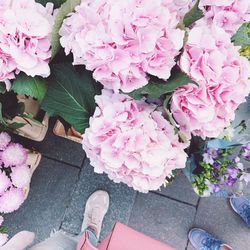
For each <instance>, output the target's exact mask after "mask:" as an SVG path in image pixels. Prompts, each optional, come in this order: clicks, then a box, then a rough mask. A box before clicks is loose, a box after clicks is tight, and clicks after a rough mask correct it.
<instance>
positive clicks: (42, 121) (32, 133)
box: [12, 96, 49, 141]
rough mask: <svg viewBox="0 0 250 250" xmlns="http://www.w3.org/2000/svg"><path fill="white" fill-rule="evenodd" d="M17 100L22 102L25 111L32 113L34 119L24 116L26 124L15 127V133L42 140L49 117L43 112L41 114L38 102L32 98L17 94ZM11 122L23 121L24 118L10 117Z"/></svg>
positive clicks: (46, 129)
mask: <svg viewBox="0 0 250 250" xmlns="http://www.w3.org/2000/svg"><path fill="white" fill-rule="evenodd" d="M18 100H19V101H20V102H24V105H25V113H26V114H32V115H33V117H34V119H30V118H25V120H26V121H27V122H26V124H25V125H24V126H23V127H21V128H19V129H17V130H16V131H15V133H17V134H19V135H21V136H23V137H26V138H28V139H31V140H34V141H42V140H43V139H44V137H45V136H46V133H47V131H48V126H49V117H48V116H47V115H46V114H45V113H44V114H41V112H40V111H41V110H40V104H39V102H38V101H36V100H34V99H33V98H31V97H29V98H26V97H25V96H18ZM39 116H40V117H39ZM12 122H17V123H23V122H24V119H23V118H22V117H18V116H16V117H15V118H14V119H12Z"/></svg>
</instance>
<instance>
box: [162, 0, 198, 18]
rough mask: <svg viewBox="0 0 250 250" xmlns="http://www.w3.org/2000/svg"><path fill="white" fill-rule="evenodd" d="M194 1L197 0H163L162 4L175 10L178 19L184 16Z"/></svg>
mask: <svg viewBox="0 0 250 250" xmlns="http://www.w3.org/2000/svg"><path fill="white" fill-rule="evenodd" d="M196 2H197V0H163V3H164V5H166V6H167V7H168V8H169V9H170V10H171V11H174V12H177V16H178V19H179V20H181V19H182V18H183V17H184V16H185V14H186V13H187V12H188V11H189V10H190V9H191V8H192V7H193V6H194V4H195V3H196Z"/></svg>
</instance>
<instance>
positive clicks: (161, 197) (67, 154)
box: [5, 121, 250, 250]
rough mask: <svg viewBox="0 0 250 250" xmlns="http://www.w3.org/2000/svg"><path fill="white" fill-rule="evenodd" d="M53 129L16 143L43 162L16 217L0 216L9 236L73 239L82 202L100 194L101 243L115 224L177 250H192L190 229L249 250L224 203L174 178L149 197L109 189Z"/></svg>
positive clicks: (244, 232)
mask: <svg viewBox="0 0 250 250" xmlns="http://www.w3.org/2000/svg"><path fill="white" fill-rule="evenodd" d="M53 123H54V121H51V124H50V131H49V133H48V134H47V137H46V139H45V141H44V142H41V143H36V144H35V145H34V144H31V142H30V141H29V140H23V139H21V140H22V142H24V143H25V145H27V146H29V145H34V147H35V148H37V149H38V150H39V151H40V152H41V153H42V154H43V158H42V161H41V163H40V165H39V167H38V169H37V170H36V172H35V173H34V176H33V178H32V184H31V191H30V194H29V197H28V199H27V201H26V202H25V204H24V205H23V206H22V207H21V208H20V209H19V210H18V211H17V212H15V213H13V214H10V215H6V216H5V218H6V224H7V226H8V227H9V232H10V234H11V235H13V234H15V233H17V232H18V231H20V230H30V231H33V232H35V233H36V236H37V238H36V242H38V241H41V240H43V239H45V238H46V237H48V236H49V234H50V231H51V230H52V229H54V228H55V229H59V228H63V229H64V230H66V231H68V232H71V233H74V234H77V233H78V232H79V230H80V226H81V221H82V218H83V211H84V206H85V202H86V200H87V198H88V196H89V195H90V194H91V193H93V192H94V191H95V190H97V189H104V190H107V191H108V192H109V194H110V197H111V206H110V210H109V212H108V214H107V216H106V218H105V221H104V227H103V231H102V236H101V237H102V238H104V237H105V236H106V235H107V234H108V232H109V231H110V230H111V229H112V227H113V225H114V223H115V221H117V220H119V221H121V222H123V223H126V224H128V225H130V226H131V227H133V228H135V229H137V230H139V231H141V232H144V233H146V234H147V235H149V236H152V237H154V238H156V239H159V240H161V241H163V242H166V243H168V244H170V245H172V246H173V247H175V248H176V249H177V250H185V249H188V250H192V249H193V248H192V247H191V246H190V245H189V242H188V239H187V234H188V231H189V230H190V229H191V228H192V227H194V226H196V227H202V228H204V229H207V230H209V231H210V232H211V233H214V234H215V235H217V236H218V237H220V238H221V239H222V240H224V241H225V242H226V243H228V244H230V245H231V246H232V247H233V249H234V250H250V230H249V229H247V228H246V227H245V225H244V223H243V222H242V221H241V219H240V218H239V217H238V216H237V215H236V214H235V213H234V212H233V211H232V210H231V208H230V207H229V204H228V201H227V200H225V199H219V198H202V199H200V198H199V197H198V196H197V195H196V194H195V193H194V192H193V190H192V188H191V185H190V184H189V182H188V181H187V179H186V178H185V177H184V176H179V177H178V178H177V179H176V180H175V181H174V182H173V183H172V184H171V185H169V186H168V187H167V188H163V189H162V190H161V191H159V192H151V193H149V194H140V193H137V192H135V191H133V190H132V189H130V188H128V187H127V186H126V185H123V184H115V183H113V182H112V181H110V180H109V179H108V178H107V176H106V175H97V174H95V173H94V172H93V168H92V167H91V166H90V165H89V161H88V159H87V158H86V157H85V154H84V152H83V151H82V149H81V145H80V144H77V143H74V142H70V141H68V140H66V139H63V138H59V137H56V136H54V135H53V134H52V128H53ZM17 140H20V138H17ZM52 148H53V150H52Z"/></svg>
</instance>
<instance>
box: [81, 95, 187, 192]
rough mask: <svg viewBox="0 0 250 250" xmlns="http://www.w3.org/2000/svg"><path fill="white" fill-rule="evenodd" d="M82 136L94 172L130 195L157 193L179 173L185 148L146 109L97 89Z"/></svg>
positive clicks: (152, 109)
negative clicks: (128, 189) (94, 105)
mask: <svg viewBox="0 0 250 250" xmlns="http://www.w3.org/2000/svg"><path fill="white" fill-rule="evenodd" d="M96 103H97V105H98V107H97V108H96V110H95V113H94V116H93V117H92V118H91V119H90V127H89V128H87V129H86V130H85V134H84V135H83V149H84V150H85V151H86V154H87V156H88V157H89V159H90V162H91V164H92V166H94V169H95V172H97V173H103V172H105V173H107V174H108V176H109V178H110V179H112V180H114V181H115V182H123V183H126V184H127V185H128V186H131V187H133V188H134V189H135V190H139V191H141V192H148V191H149V190H157V189H158V188H159V187H160V186H161V185H162V184H163V183H164V182H165V179H166V177H167V176H170V175H171V174H172V170H174V169H177V168H184V167H185V162H186V158H187V155H186V153H185V152H184V148H185V145H184V144H183V143H180V142H179V141H178V136H177V135H176V134H175V131H174V128H173V127H172V126H171V125H170V124H169V122H168V121H167V120H166V119H164V118H163V116H162V114H161V112H160V111H157V110H156V107H155V106H154V105H151V104H147V103H145V102H144V101H143V100H142V101H135V100H133V99H132V98H130V97H129V96H126V95H120V94H114V93H113V92H112V91H109V90H103V93H102V95H101V96H96Z"/></svg>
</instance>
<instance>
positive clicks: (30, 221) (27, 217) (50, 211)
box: [5, 157, 80, 242]
mask: <svg viewBox="0 0 250 250" xmlns="http://www.w3.org/2000/svg"><path fill="white" fill-rule="evenodd" d="M79 171H80V170H79V169H77V168H75V167H70V166H67V165H65V164H62V163H59V162H56V161H53V160H49V159H46V158H45V157H43V159H42V161H41V163H40V165H39V166H38V168H37V169H36V171H35V173H34V175H33V177H32V182H31V189H30V193H29V196H28V199H27V200H26V201H25V203H24V204H23V206H22V207H21V208H20V209H19V210H17V211H16V212H14V213H12V214H9V215H5V224H6V226H7V227H8V228H9V233H10V235H13V234H15V233H17V232H19V231H22V230H29V231H32V232H35V234H36V242H37V241H41V240H43V239H45V238H47V237H48V236H49V235H50V232H51V230H52V229H53V228H55V229H59V227H60V225H61V221H62V219H63V216H64V213H65V210H66V207H67V206H68V204H69V202H70V198H71V193H72V191H73V189H74V187H75V183H76V181H77V178H78V173H79Z"/></svg>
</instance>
